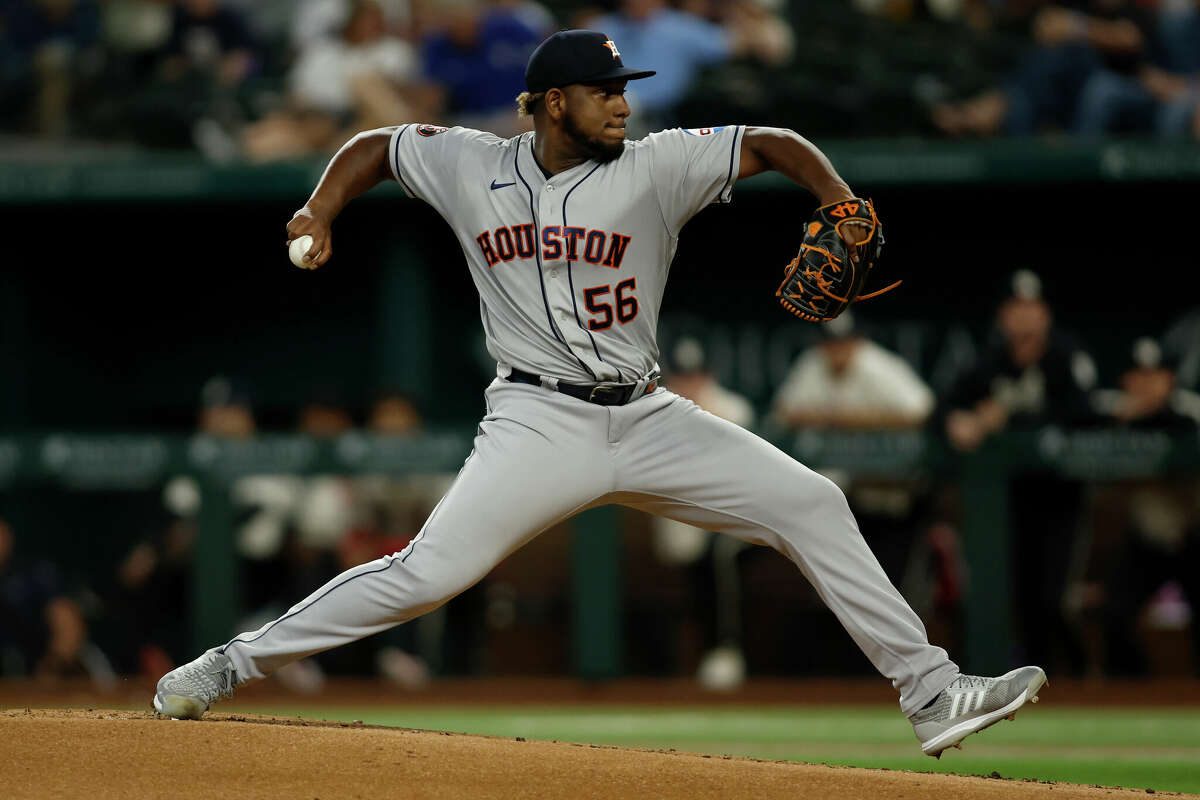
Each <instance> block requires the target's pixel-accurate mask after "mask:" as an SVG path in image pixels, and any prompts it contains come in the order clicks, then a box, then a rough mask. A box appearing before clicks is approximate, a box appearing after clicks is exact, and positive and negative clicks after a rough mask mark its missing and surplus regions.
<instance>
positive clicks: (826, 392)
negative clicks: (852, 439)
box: [772, 311, 934, 429]
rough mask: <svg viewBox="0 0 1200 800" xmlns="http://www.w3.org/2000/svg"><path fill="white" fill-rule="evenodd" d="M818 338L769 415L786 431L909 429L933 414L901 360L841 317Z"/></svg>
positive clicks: (848, 316)
mask: <svg viewBox="0 0 1200 800" xmlns="http://www.w3.org/2000/svg"><path fill="white" fill-rule="evenodd" d="M819 330H820V333H821V334H822V336H823V337H824V339H823V340H822V341H821V343H820V344H818V345H817V346H815V347H813V348H811V349H809V350H807V351H806V352H805V353H803V354H802V355H801V356H800V358H799V359H798V360H797V361H796V364H795V366H793V367H792V370H791V372H790V373H788V376H787V378H785V379H784V382H783V384H782V385H781V386H780V388H779V390H778V392H777V393H776V395H775V401H774V408H773V410H772V415H773V416H774V417H775V418H776V420H777V421H778V422H779V423H780V424H782V425H783V426H784V427H787V428H808V427H818V428H819V427H832V428H846V429H856V428H868V429H883V428H915V427H918V426H920V425H921V424H922V423H924V422H925V418H926V417H928V416H929V413H930V412H931V411H932V410H933V406H934V398H933V392H932V391H930V389H929V387H928V386H926V385H925V382H924V381H923V380H921V378H920V376H919V375H917V373H916V372H915V371H914V370H913V368H912V367H911V366H909V365H908V362H906V361H905V360H904V359H902V358H901V357H900V356H897V355H895V354H893V353H890V352H888V351H887V350H885V349H884V348H882V347H880V346H879V345H878V344H876V343H875V342H872V341H871V340H870V339H867V338H866V337H865V336H863V335H862V333H861V332H860V331H859V330H858V329H857V328H856V327H855V324H854V317H853V315H852V313H851V312H849V311H847V312H845V313H843V314H842V315H841V316H839V317H838V318H836V319H834V320H831V321H830V322H827V323H824V324H823V325H821V326H820V328H819Z"/></svg>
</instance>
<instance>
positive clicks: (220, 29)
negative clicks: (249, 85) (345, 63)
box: [126, 0, 263, 160]
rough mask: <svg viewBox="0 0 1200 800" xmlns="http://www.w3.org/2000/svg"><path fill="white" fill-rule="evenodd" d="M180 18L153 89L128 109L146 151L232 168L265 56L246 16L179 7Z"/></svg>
mask: <svg viewBox="0 0 1200 800" xmlns="http://www.w3.org/2000/svg"><path fill="white" fill-rule="evenodd" d="M172 11H173V13H172V18H171V29H170V34H169V35H168V37H167V39H166V42H165V43H163V45H162V46H161V47H160V48H159V49H158V50H157V51H156V52H154V53H152V54H151V55H152V57H153V60H154V66H153V74H152V75H151V77H150V80H149V83H148V85H146V86H144V87H143V88H142V89H141V90H140V91H138V92H136V94H135V96H134V97H132V98H131V99H130V101H129V103H128V109H127V112H126V113H127V114H128V115H129V117H130V120H129V122H130V124H131V126H132V129H133V130H134V131H135V133H136V135H137V136H138V137H139V139H140V141H141V142H142V143H143V144H147V145H151V146H158V147H171V148H183V147H197V148H199V149H200V151H201V152H203V153H205V155H207V156H208V157H209V158H212V159H214V160H228V159H230V158H233V157H234V156H235V155H236V154H237V144H236V141H235V140H234V138H233V133H234V132H235V131H236V130H237V128H238V127H239V126H240V125H241V124H242V123H243V122H244V119H245V116H246V114H245V111H244V109H243V98H242V97H241V95H240V93H241V92H242V90H243V88H244V84H245V82H246V80H247V79H248V78H249V77H250V76H251V75H253V74H255V72H256V71H257V70H258V69H259V66H260V64H261V61H262V59H263V53H262V52H260V49H259V44H258V43H257V41H256V40H255V39H254V37H253V36H252V34H251V32H250V29H249V27H248V26H247V24H246V22H245V20H244V19H243V18H242V16H241V15H240V14H238V13H237V12H235V11H234V10H233V9H231V8H228V7H226V6H224V5H222V4H221V2H220V1H219V0H175V2H174V4H173V7H172Z"/></svg>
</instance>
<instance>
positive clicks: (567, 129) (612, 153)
mask: <svg viewBox="0 0 1200 800" xmlns="http://www.w3.org/2000/svg"><path fill="white" fill-rule="evenodd" d="M563 132H564V133H566V134H567V136H569V137H570V138H571V141H572V142H574V143H575V146H576V147H578V148H579V149H580V150H581V151H582V152H583V153H584V155H586V156H587V157H588V158H592V159H595V160H596V161H599V162H600V163H601V164H606V163H608V162H609V161H615V160H616V159H618V158H620V156H621V154H622V153H624V152H625V140H624V139H622V140H621V141H619V142H612V143H609V142H604V141H601V140H600V139H598V138H596V137H593V136H586V135H584V133H583V131H581V130H579V126H578V125H576V124H575V120H574V119H573V118H572V117H571V114H570V112H568V113H567V115H566V116H565V117H563Z"/></svg>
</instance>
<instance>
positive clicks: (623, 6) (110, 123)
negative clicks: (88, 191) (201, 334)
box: [0, 0, 1200, 161]
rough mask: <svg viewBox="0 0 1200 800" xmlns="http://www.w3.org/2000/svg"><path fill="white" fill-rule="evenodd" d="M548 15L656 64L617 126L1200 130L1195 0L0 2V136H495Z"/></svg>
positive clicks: (221, 141) (256, 144) (247, 141)
mask: <svg viewBox="0 0 1200 800" xmlns="http://www.w3.org/2000/svg"><path fill="white" fill-rule="evenodd" d="M560 27H590V28H595V29H600V30H603V31H605V32H607V33H608V34H609V35H610V36H612V37H613V39H614V40H615V41H616V42H617V45H618V47H619V48H620V51H621V53H622V56H623V58H624V59H625V62H626V63H627V64H633V65H636V66H638V67H647V68H653V69H656V70H658V75H657V76H656V77H655V79H654V80H651V81H645V82H644V84H643V83H639V84H637V85H636V86H631V87H630V92H629V97H630V102H631V105H632V106H633V109H634V116H633V118H632V120H631V126H633V129H632V130H631V133H632V135H634V136H640V135H641V134H644V133H645V132H647V131H649V130H655V129H658V128H661V127H669V126H674V125H683V126H685V127H689V126H690V127H695V126H706V125H712V124H714V123H721V124H725V123H728V122H746V123H750V124H760V125H779V126H786V127H791V128H793V129H795V130H797V131H799V132H801V133H803V134H805V135H809V136H821V137H854V136H911V135H926V136H950V137H959V136H999V135H1008V136H1028V135H1034V134H1041V133H1054V132H1058V133H1062V134H1068V135H1074V136H1081V137H1089V136H1092V137H1094V136H1102V135H1126V134H1134V135H1145V136H1151V135H1153V136H1158V137H1162V138H1173V139H1187V138H1200V114H1198V113H1197V109H1198V107H1200V3H1198V2H1197V0H1054V1H1053V2H1050V1H1047V0H678V2H677V3H676V4H671V3H668V1H667V0H605V2H598V3H589V2H577V1H574V0H573V1H572V2H565V1H564V0H547V5H542V4H540V3H539V2H537V0H0V108H3V109H4V112H3V114H2V115H0V133H3V134H11V135H13V136H14V137H19V138H21V139H22V140H23V141H28V142H38V141H41V142H48V143H49V144H50V145H51V146H54V145H61V144H63V143H65V142H68V141H69V142H72V143H73V144H74V145H75V146H77V147H78V146H83V145H85V144H87V145H91V144H95V145H100V146H106V145H107V146H111V145H125V146H129V145H132V146H140V147H146V148H167V149H177V150H178V149H182V150H188V149H198V150H199V151H201V152H202V153H204V154H205V155H206V156H207V157H209V158H211V159H214V160H218V161H226V160H232V159H237V158H246V159H250V160H252V161H269V160H274V159H286V158H295V157H300V156H306V155H314V154H325V153H328V152H330V151H332V150H334V149H336V148H337V147H338V146H340V144H341V143H343V142H344V141H345V140H346V139H347V138H349V136H350V135H352V134H353V133H355V132H356V131H359V130H363V129H366V128H373V127H378V126H381V125H388V124H396V123H400V122H406V121H429V122H435V123H439V124H446V125H449V124H463V125H468V126H473V127H479V128H484V129H488V130H492V131H494V132H495V133H497V134H500V135H504V136H507V135H512V134H514V133H516V132H518V131H519V130H521V125H522V124H528V120H522V118H519V117H517V115H516V114H515V113H514V110H515V105H514V98H515V97H516V95H517V94H518V93H519V92H520V91H522V89H523V73H524V65H525V62H526V60H527V58H528V56H529V54H530V52H531V51H532V49H533V48H534V47H535V46H536V45H537V43H538V42H539V41H541V39H542V38H544V37H545V36H546V35H547V34H548V33H550V32H552V31H554V30H555V29H558V28H560Z"/></svg>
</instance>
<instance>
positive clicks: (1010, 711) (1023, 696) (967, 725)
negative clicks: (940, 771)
mask: <svg viewBox="0 0 1200 800" xmlns="http://www.w3.org/2000/svg"><path fill="white" fill-rule="evenodd" d="M1045 685H1046V673H1045V672H1043V671H1042V670H1038V674H1037V675H1036V676H1035V677H1034V678H1033V680H1031V681H1030V682H1029V685H1028V686H1026V687H1025V691H1023V692H1021V693H1020V694H1019V695H1017V697H1016V699H1015V700H1013V701H1012V702H1011V703H1009V704H1008V705H1006V706H1004V707H1003V708H998V709H996V710H995V711H991V712H989V713H987V714H984V715H983V716H979V717H975V718H974V719H969V720H966V721H964V722H961V723H959V724H958V725H955V726H954V727H953V728H950V729H949V730H948V731H946V732H945V733H942V734H941V735H939V736H935V737H934V738H932V739H930V740H929V741H928V742H925V743H924V744H922V745H921V752H923V753H924V754H925V755H927V756H935V757H937V758H941V756H942V751H943V750H945V749H947V748H949V747H954V746H955V745H957V744H958V743H959V742H961V741H962V740H963V739H965V738H967V737H968V736H970V735H971V734H972V733H978V732H979V731H981V730H983V729H984V728H990V727H991V726H993V725H995V724H996V723H997V722H999V721H1000V720H1002V719H1004V718H1005V717H1008V718H1010V719H1011V718H1012V717H1014V716H1015V715H1016V712H1017V709H1019V708H1020V707H1021V706H1023V705H1025V703H1026V702H1027V701H1029V700H1031V699H1032V701H1033V702H1035V703H1036V702H1037V699H1038V698H1037V693H1038V692H1039V691H1041V688H1042V687H1043V686H1045Z"/></svg>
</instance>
